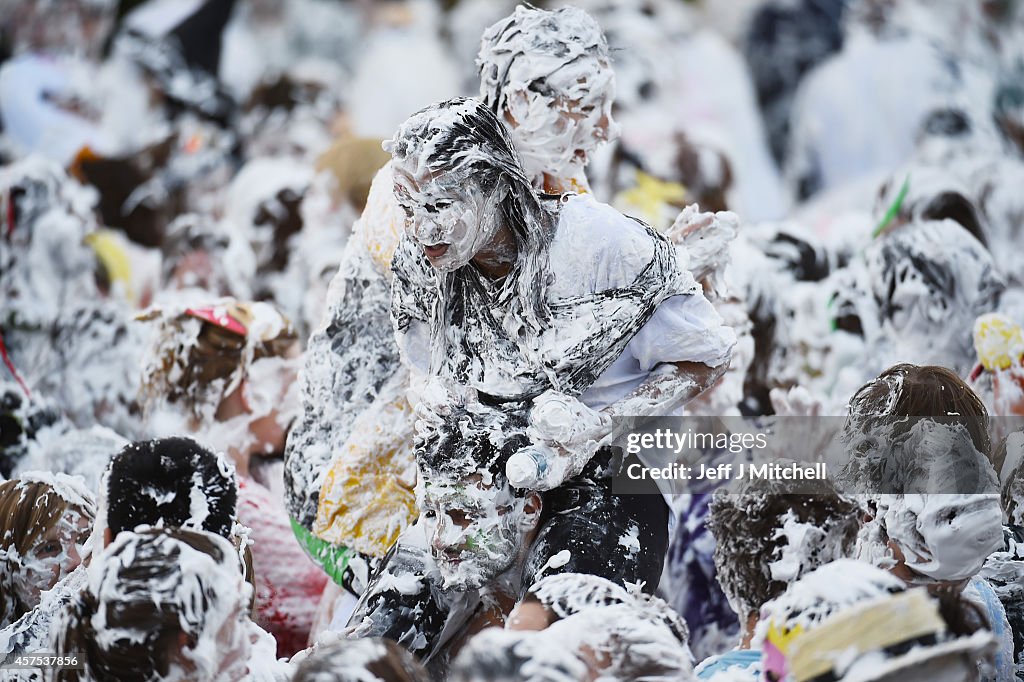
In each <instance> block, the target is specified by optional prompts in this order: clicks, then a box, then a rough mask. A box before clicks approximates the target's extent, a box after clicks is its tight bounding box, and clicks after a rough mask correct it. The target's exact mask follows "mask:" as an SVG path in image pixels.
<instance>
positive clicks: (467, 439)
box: [416, 406, 530, 487]
mask: <svg viewBox="0 0 1024 682" xmlns="http://www.w3.org/2000/svg"><path fill="white" fill-rule="evenodd" d="M529 443H530V439H529V438H528V437H527V436H526V415H525V414H523V413H522V412H519V411H514V412H503V411H500V410H497V409H488V408H484V409H474V410H470V409H467V408H466V407H464V406H456V407H452V408H451V409H450V411H449V412H448V414H446V415H444V416H443V417H441V418H440V420H439V421H438V422H435V423H434V424H432V425H430V426H429V427H428V428H426V429H425V430H423V431H421V432H420V433H418V434H417V437H416V463H417V465H418V466H419V468H420V471H421V472H423V473H424V475H425V476H427V477H428V478H430V477H433V476H443V477H447V478H452V479H457V480H464V479H466V478H468V477H469V476H472V475H474V474H478V473H483V472H486V473H489V474H490V475H491V477H492V481H493V482H494V484H495V485H496V486H499V487H500V486H503V485H504V484H505V483H506V481H507V479H506V476H505V464H506V462H508V459H509V457H511V456H512V455H513V454H514V453H515V452H516V451H517V450H519V449H520V448H523V447H525V446H527V445H529Z"/></svg>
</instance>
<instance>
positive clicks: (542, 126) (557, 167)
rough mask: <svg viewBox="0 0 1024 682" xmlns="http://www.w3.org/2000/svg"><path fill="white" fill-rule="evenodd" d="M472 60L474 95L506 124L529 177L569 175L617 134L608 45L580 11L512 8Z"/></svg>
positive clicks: (586, 15) (494, 26)
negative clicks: (477, 88)
mask: <svg viewBox="0 0 1024 682" xmlns="http://www.w3.org/2000/svg"><path fill="white" fill-rule="evenodd" d="M477 65H478V67H479V70H480V96H481V97H482V98H483V100H484V101H485V102H486V103H487V104H488V105H489V106H490V107H491V109H492V110H493V111H494V112H495V113H497V114H498V115H499V116H500V117H503V118H504V120H505V121H506V122H507V123H508V124H509V125H510V127H511V128H512V136H513V139H514V140H515V143H516V147H517V148H518V149H519V151H520V153H521V154H522V156H523V164H524V167H525V168H526V170H527V174H528V175H530V176H531V177H537V176H538V175H540V174H541V173H543V172H547V173H549V174H552V175H556V176H558V175H572V174H573V173H574V170H575V169H576V168H579V167H581V166H583V165H585V164H586V163H587V160H588V157H589V155H590V154H591V153H593V151H594V150H595V149H596V148H597V147H598V146H599V145H600V144H602V143H603V142H605V141H608V140H611V139H614V138H615V137H616V136H617V134H618V129H617V126H616V125H615V123H614V121H613V120H612V118H611V105H612V101H613V100H614V99H615V74H614V71H613V70H612V68H611V59H610V57H609V54H608V44H607V42H606V41H605V38H604V34H603V33H602V32H601V29H600V27H599V26H598V25H597V22H596V21H594V19H593V18H592V17H590V16H589V15H588V14H587V13H586V12H584V11H583V10H580V9H577V8H572V7H566V8H562V9H560V10H558V11H555V12H548V11H545V10H538V9H532V8H526V7H522V6H520V7H518V8H516V11H515V12H514V13H513V14H512V15H511V16H509V17H507V18H506V19H503V20H501V21H499V22H498V23H496V24H494V25H493V26H491V27H490V28H489V29H487V31H486V32H485V33H484V36H483V39H482V40H481V45H480V54H479V56H478V58H477Z"/></svg>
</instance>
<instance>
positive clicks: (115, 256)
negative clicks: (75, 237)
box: [85, 230, 135, 301]
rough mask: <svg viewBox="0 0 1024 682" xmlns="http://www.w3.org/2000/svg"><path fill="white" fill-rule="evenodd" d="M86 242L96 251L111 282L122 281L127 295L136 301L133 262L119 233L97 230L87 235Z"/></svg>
mask: <svg viewBox="0 0 1024 682" xmlns="http://www.w3.org/2000/svg"><path fill="white" fill-rule="evenodd" d="M85 243H86V244H87V245H89V247H90V248H92V250H93V251H94V252H95V253H96V257H97V258H99V259H100V262H101V263H102V264H103V267H104V269H105V270H106V271H107V278H108V279H109V280H110V283H111V284H113V283H114V282H120V283H121V285H122V286H123V287H124V293H125V296H126V297H127V299H128V300H129V301H134V300H135V296H134V294H133V293H132V263H131V259H130V258H129V257H128V253H127V252H126V251H125V249H124V246H123V245H122V244H121V240H120V239H119V238H118V236H117V233H115V232H114V231H113V230H97V231H95V232H92V233H90V234H87V235H86V236H85Z"/></svg>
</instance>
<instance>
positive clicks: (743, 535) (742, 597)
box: [705, 480, 860, 622]
mask: <svg viewBox="0 0 1024 682" xmlns="http://www.w3.org/2000/svg"><path fill="white" fill-rule="evenodd" d="M787 517H792V518H794V519H795V520H796V521H798V522H800V523H811V524H813V525H814V526H816V527H818V528H820V529H822V531H824V532H825V533H827V534H828V535H829V536H839V537H842V545H843V547H844V549H849V548H850V547H852V544H853V541H854V539H855V537H856V535H857V530H858V528H859V526H860V508H859V507H858V505H857V504H856V502H854V501H852V500H849V499H847V498H845V497H843V496H841V495H839V494H838V493H837V492H836V489H835V488H834V487H833V485H832V484H831V483H830V482H829V481H813V482H807V481H804V482H802V483H801V489H800V490H799V492H797V491H796V488H795V487H794V485H793V484H792V483H790V482H788V481H760V480H758V481H752V482H748V483H747V484H746V485H745V486H743V487H742V488H741V489H740V490H739V491H738V492H735V493H734V492H730V491H728V490H727V489H724V488H723V489H719V490H718V491H716V492H715V495H714V497H713V498H712V500H711V504H710V506H709V512H708V516H707V520H706V522H705V524H706V525H707V528H708V530H710V531H711V534H712V535H714V536H715V539H716V540H717V543H716V546H715V568H716V570H717V572H718V581H719V583H720V584H721V585H722V587H723V589H724V590H725V592H726V596H727V597H728V598H729V602H730V604H741V605H743V607H745V608H748V609H749V612H748V613H739V614H737V615H738V616H739V617H740V619H741V622H745V621H746V619H747V617H748V616H749V615H750V612H753V611H757V610H758V609H759V608H760V607H761V606H762V605H763V604H764V603H765V602H767V601H768V600H769V599H773V598H775V597H778V596H779V595H780V594H782V593H783V592H784V591H785V590H786V587H787V586H788V583H786V582H783V581H780V580H775V579H773V578H772V572H771V564H772V562H774V561H775V560H777V559H778V558H779V557H778V556H777V554H778V552H779V550H780V549H781V548H782V547H783V546H784V544H785V542H786V540H785V537H784V536H783V535H782V534H781V533H780V532H779V531H781V530H782V528H783V524H784V523H785V520H786V518H787ZM821 551H824V548H821ZM834 558H835V557H833V556H828V555H823V556H820V557H819V556H810V557H808V558H807V568H808V569H813V568H816V567H817V566H820V565H822V564H823V563H827V562H828V561H831V560H832V559H834ZM734 608H735V606H734Z"/></svg>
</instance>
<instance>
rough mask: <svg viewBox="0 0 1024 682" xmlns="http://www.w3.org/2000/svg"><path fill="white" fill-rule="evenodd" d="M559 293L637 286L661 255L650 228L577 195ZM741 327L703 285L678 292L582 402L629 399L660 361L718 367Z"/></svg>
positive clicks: (565, 211) (563, 247)
mask: <svg viewBox="0 0 1024 682" xmlns="http://www.w3.org/2000/svg"><path fill="white" fill-rule="evenodd" d="M550 253H551V256H550V262H551V270H552V274H553V275H554V282H553V283H552V284H551V285H550V288H549V290H548V293H549V296H551V297H552V298H556V299H557V298H564V297H567V296H573V295H580V294H585V293H593V292H596V291H603V290H607V289H616V288H620V287H624V286H628V285H630V284H631V283H632V282H633V281H634V280H635V279H636V276H637V274H638V273H639V272H640V270H641V269H643V267H644V266H645V265H647V263H649V262H650V260H651V258H652V257H653V256H654V245H653V243H652V242H651V239H650V236H649V235H648V233H647V231H646V230H645V229H644V227H643V226H642V225H641V224H640V223H638V222H637V221H635V220H633V219H631V218H628V217H626V216H623V215H622V214H621V213H619V212H618V211H616V210H615V209H614V208H612V207H610V206H608V205H606V204H602V203H600V202H597V201H595V200H594V199H593V198H591V197H590V196H589V195H583V196H576V197H572V198H570V199H569V200H568V201H567V202H566V203H565V205H564V206H563V207H562V212H561V215H560V216H559V221H558V229H557V231H556V233H555V238H554V240H553V241H552V243H551V250H550ZM734 345H736V333H735V332H734V331H733V329H732V328H731V327H727V326H725V325H724V324H723V322H722V317H721V316H720V315H719V314H718V311H716V310H715V309H714V307H713V306H712V305H711V303H710V302H709V301H708V300H707V298H705V297H704V294H703V293H701V292H700V291H698V292H697V293H695V294H693V295H690V296H673V297H672V298H669V299H667V300H666V301H664V302H663V303H662V304H661V305H660V306H658V309H657V310H656V311H655V312H654V315H653V316H652V317H651V319H650V320H648V321H647V324H645V325H644V326H643V327H641V329H640V331H638V332H637V333H636V335H635V336H634V337H633V338H632V339H631V340H630V342H629V344H627V346H626V348H625V350H624V351H623V352H622V354H621V355H620V356H619V357H618V359H617V360H615V362H614V363H612V365H611V366H610V367H609V368H608V369H606V370H605V371H604V372H603V373H602V374H601V375H600V376H599V377H598V378H597V381H596V382H594V384H593V385H592V386H591V387H590V388H589V389H587V390H586V391H584V393H583V395H582V396H580V400H581V401H582V402H583V403H584V404H586V405H587V406H589V407H592V408H594V409H601V408H603V407H606V406H607V405H609V404H611V403H614V402H615V401H617V400H619V399H621V398H623V397H625V396H626V395H628V394H629V393H630V392H632V391H633V390H635V389H636V388H637V387H638V386H639V385H640V384H642V383H643V382H644V380H645V379H646V378H647V376H648V375H649V374H650V372H651V370H652V369H654V368H655V367H656V366H657V365H660V364H664V363H668V362H683V361H690V362H702V363H704V364H706V365H709V366H711V367H717V366H719V365H721V364H722V363H723V362H727V361H728V360H729V357H730V354H731V351H732V348H733V346H734Z"/></svg>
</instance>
